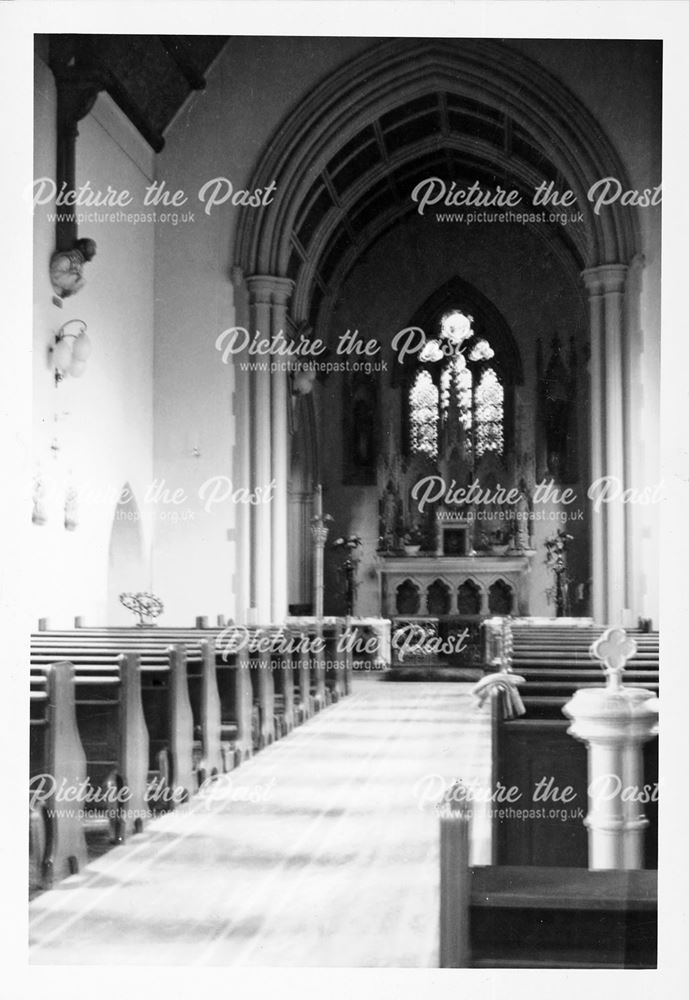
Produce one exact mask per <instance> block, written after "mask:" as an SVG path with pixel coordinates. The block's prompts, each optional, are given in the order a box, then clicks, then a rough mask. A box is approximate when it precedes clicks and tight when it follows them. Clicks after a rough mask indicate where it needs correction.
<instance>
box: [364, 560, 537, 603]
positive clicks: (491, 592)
mask: <svg viewBox="0 0 689 1000" xmlns="http://www.w3.org/2000/svg"><path fill="white" fill-rule="evenodd" d="M530 566H531V557H530V555H526V554H523V553H520V552H515V553H506V554H505V555H492V554H485V555H484V554H481V555H478V554H477V555H465V556H444V555H431V554H428V555H427V554H423V555H413V556H410V555H393V554H387V553H386V554H385V555H381V556H380V562H379V569H378V575H379V585H380V613H381V615H382V616H383V617H384V618H395V617H399V616H402V617H405V618H408V617H414V616H419V617H424V616H432V617H436V618H437V617H444V616H452V617H462V618H473V619H477V618H484V617H486V616H488V615H508V614H511V615H528V614H529V607H528V587H527V576H528V574H529V571H530Z"/></svg>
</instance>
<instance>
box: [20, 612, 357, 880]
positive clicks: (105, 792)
mask: <svg viewBox="0 0 689 1000" xmlns="http://www.w3.org/2000/svg"><path fill="white" fill-rule="evenodd" d="M344 627H345V625H344V620H343V621H342V622H336V623H334V624H333V623H332V621H331V622H329V623H328V625H327V626H324V625H323V623H321V622H319V621H318V620H317V619H313V622H312V623H311V624H304V623H303V622H302V623H300V624H299V626H283V627H276V626H266V627H263V628H258V627H252V628H250V629H247V628H243V627H238V628H235V627H234V626H231V625H230V626H226V625H220V626H217V627H215V628H163V627H160V626H155V627H153V626H151V627H135V628H84V627H79V628H75V629H69V630H48V629H47V628H44V629H42V630H40V631H38V632H35V633H33V634H32V636H31V646H30V706H31V712H30V737H31V743H30V766H31V775H30V778H31V783H30V798H29V803H30V831H31V836H30V849H31V858H30V871H31V872H32V874H33V887H34V890H36V889H38V888H49V887H50V886H52V885H53V884H54V883H55V882H56V881H58V880H59V879H62V878H64V877H65V876H67V875H69V874H73V873H74V872H76V871H78V870H80V869H81V868H82V867H83V865H84V864H85V863H86V861H87V859H88V856H89V851H88V845H87V834H88V833H89V830H90V828H91V827H94V828H98V829H99V830H100V831H102V829H103V823H104V822H105V823H106V826H107V829H108V833H109V840H110V842H111V843H121V842H123V841H124V840H125V839H127V838H128V837H129V836H131V835H132V834H135V833H138V832H140V831H141V830H142V829H143V827H144V823H145V821H146V820H147V819H148V818H150V817H151V816H152V815H153V814H155V813H156V812H158V811H163V810H167V809H172V808H175V807H177V806H178V805H180V804H181V803H183V802H185V801H187V800H189V799H190V798H191V796H192V795H193V794H194V793H195V792H197V791H198V790H199V788H201V787H202V786H203V784H204V782H206V781H208V780H209V779H213V778H214V777H216V776H218V775H220V774H223V773H227V772H229V771H231V770H233V769H234V768H235V767H237V766H239V765H240V764H241V763H242V762H243V761H244V760H245V759H247V758H248V757H250V756H251V755H252V754H254V753H255V752H257V751H259V750H261V749H262V748H263V747H265V746H267V745H269V744H270V743H272V742H273V741H274V740H276V739H278V738H280V737H281V736H284V735H286V734H287V733H289V732H290V731H291V730H292V729H293V728H294V726H296V725H299V724H301V723H303V722H305V721H306V720H307V719H308V718H310V717H311V716H312V715H313V714H314V713H315V712H317V711H319V710H321V709H322V708H325V707H326V706H327V705H329V704H330V703H331V702H333V701H336V700H338V699H340V698H342V697H344V696H345V695H346V694H348V693H349V691H350V690H351V679H352V659H351V654H349V653H347V652H346V648H345V650H344V651H340V650H342V648H343V646H346V644H343V643H341V642H340V636H341V634H342V631H343V629H344Z"/></svg>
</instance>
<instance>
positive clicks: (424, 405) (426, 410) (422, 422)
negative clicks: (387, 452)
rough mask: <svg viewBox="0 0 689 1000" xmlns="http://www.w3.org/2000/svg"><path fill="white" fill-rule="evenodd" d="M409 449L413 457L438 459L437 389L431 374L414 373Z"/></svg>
mask: <svg viewBox="0 0 689 1000" xmlns="http://www.w3.org/2000/svg"><path fill="white" fill-rule="evenodd" d="M409 408H410V421H409V423H410V426H411V448H412V451H413V452H414V454H415V455H428V457H429V458H437V457H438V387H437V386H436V384H435V382H434V381H433V378H432V376H431V373H430V372H429V371H426V370H425V369H423V368H422V369H421V370H420V371H419V372H417V373H416V378H415V379H414V381H413V383H412V387H411V391H410V393H409Z"/></svg>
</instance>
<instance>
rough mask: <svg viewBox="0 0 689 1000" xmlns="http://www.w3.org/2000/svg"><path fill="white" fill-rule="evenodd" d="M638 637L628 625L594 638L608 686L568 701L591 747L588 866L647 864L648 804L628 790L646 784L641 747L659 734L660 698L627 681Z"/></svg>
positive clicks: (576, 730) (575, 729)
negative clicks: (629, 635) (630, 635)
mask: <svg viewBox="0 0 689 1000" xmlns="http://www.w3.org/2000/svg"><path fill="white" fill-rule="evenodd" d="M635 652H636V642H635V641H634V640H633V639H629V638H627V634H626V632H625V631H624V629H621V628H611V629H607V631H606V632H604V633H603V635H602V636H601V637H600V639H598V640H597V641H596V642H594V643H593V645H592V646H591V656H592V657H595V658H596V659H599V660H601V661H602V663H603V665H604V669H605V673H606V676H607V678H608V682H607V686H606V687H603V688H581V689H580V690H578V691H577V692H575V694H574V697H573V698H572V699H571V700H570V701H569V702H568V703H567V704H566V705H565V706H564V708H563V712H564V714H565V715H567V716H568V717H569V718H570V719H572V725H571V726H570V727H569V730H568V732H569V733H571V734H572V736H575V737H576V738H577V739H580V740H583V741H584V742H585V743H586V744H587V746H588V761H589V766H588V774H589V811H588V815H587V817H586V819H585V821H584V822H585V824H586V826H587V827H588V831H589V868H591V869H601V868H622V869H635V868H642V867H643V837H644V829H645V828H646V826H647V825H648V820H647V819H646V817H645V816H644V814H643V806H642V805H641V804H640V803H638V802H634V801H633V798H634V796H633V795H631V794H630V792H629V791H627V792H626V793H625V789H627V790H628V789H630V788H632V789H636V788H641V787H642V786H643V784H644V782H643V757H642V747H643V744H644V743H645V742H647V741H648V740H650V739H652V738H653V737H654V736H655V735H656V733H657V724H658V702H657V698H656V697H655V695H654V694H653V692H652V691H646V690H644V689H643V688H637V687H628V688H625V687H624V686H623V685H622V674H623V671H624V667H625V663H626V662H627V660H628V659H629V657H631V656H633V655H634V653H635Z"/></svg>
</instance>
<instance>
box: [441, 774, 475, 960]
mask: <svg viewBox="0 0 689 1000" xmlns="http://www.w3.org/2000/svg"><path fill="white" fill-rule="evenodd" d="M438 809H439V812H440V968H441V969H466V968H467V967H468V966H469V957H470V947H469V903H470V899H471V874H470V871H469V820H470V816H471V798H470V794H469V791H468V789H467V788H466V787H465V786H464V785H462V783H461V782H459V781H456V782H455V783H454V784H453V785H452V787H451V788H450V789H449V790H448V791H447V792H446V793H445V795H444V796H443V798H442V799H441V801H440V803H439V804H438Z"/></svg>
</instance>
